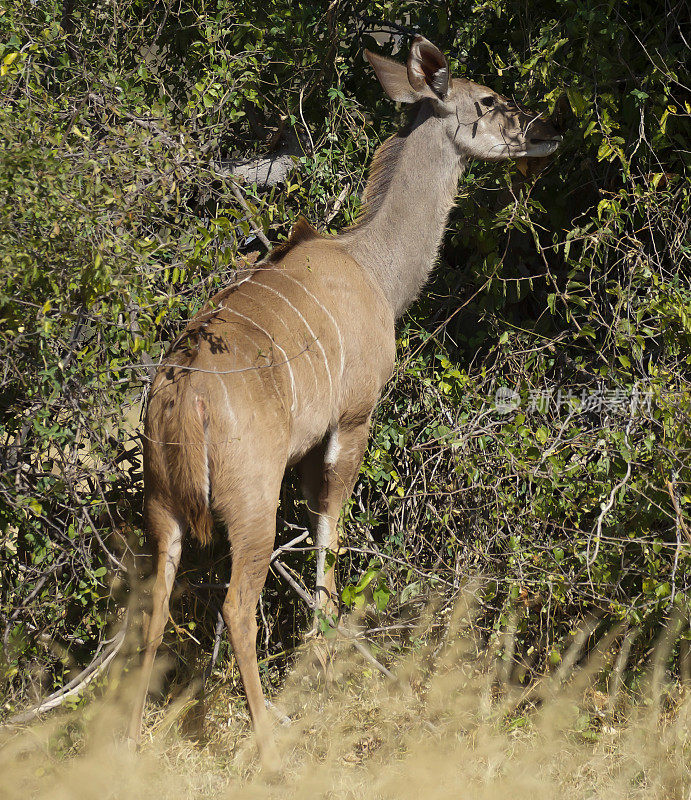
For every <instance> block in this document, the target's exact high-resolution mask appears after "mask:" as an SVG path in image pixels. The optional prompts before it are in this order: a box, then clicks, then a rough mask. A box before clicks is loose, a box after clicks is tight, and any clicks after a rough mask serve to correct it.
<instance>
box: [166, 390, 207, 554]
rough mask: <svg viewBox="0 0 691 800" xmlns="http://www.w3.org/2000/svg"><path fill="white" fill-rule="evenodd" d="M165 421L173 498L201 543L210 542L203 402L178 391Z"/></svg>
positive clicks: (194, 395) (191, 394)
mask: <svg viewBox="0 0 691 800" xmlns="http://www.w3.org/2000/svg"><path fill="white" fill-rule="evenodd" d="M173 408H174V411H173V413H172V414H171V415H170V417H169V418H168V420H167V421H166V424H165V438H164V441H165V442H166V444H165V451H166V461H167V464H168V475H169V479H170V489H171V492H172V493H173V500H174V501H175V503H176V505H178V507H179V509H180V511H181V512H182V513H183V514H184V515H185V517H186V519H187V522H188V523H189V526H190V528H191V530H192V535H193V536H194V537H195V538H196V539H197V540H198V541H199V543H200V544H202V545H206V544H210V543H211V534H212V529H213V517H212V516H211V509H210V508H209V454H208V446H207V441H206V427H207V416H206V405H205V403H204V400H203V399H202V398H201V397H199V396H198V395H196V394H195V393H194V392H190V391H187V392H181V393H180V394H179V395H178V400H177V402H176V403H175V405H174V407H173Z"/></svg>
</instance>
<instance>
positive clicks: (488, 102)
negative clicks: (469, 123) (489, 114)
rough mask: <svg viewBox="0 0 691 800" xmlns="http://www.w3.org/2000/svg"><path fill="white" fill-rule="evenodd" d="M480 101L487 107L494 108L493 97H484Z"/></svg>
mask: <svg viewBox="0 0 691 800" xmlns="http://www.w3.org/2000/svg"><path fill="white" fill-rule="evenodd" d="M480 102H481V103H482V105H483V106H485V107H486V108H492V106H493V105H494V98H493V97H483V98H482V100H480Z"/></svg>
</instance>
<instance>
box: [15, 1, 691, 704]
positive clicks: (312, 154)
mask: <svg viewBox="0 0 691 800" xmlns="http://www.w3.org/2000/svg"><path fill="white" fill-rule="evenodd" d="M531 6H532V7H531ZM684 9H685V4H684V3H683V2H681V3H673V2H672V3H667V4H665V10H664V12H663V9H662V7H661V6H660V5H659V4H658V3H655V2H653V1H652V0H609V1H608V2H600V3H595V2H592V0H545V2H541V3H536V4H518V3H512V2H508V0H486V1H482V0H474V1H473V2H468V1H466V0H463V1H459V2H454V1H453V0H448V2H444V3H420V2H403V1H400V2H399V1H398V0H391V2H368V3H365V2H359V1H356V2H345V0H344V2H339V1H338V0H335V2H332V3H321V4H320V3H314V4H308V3H291V2H287V1H286V0H256V1H255V2H252V3H245V2H241V1H240V0H190V2H189V3H187V4H183V5H178V6H175V7H173V6H170V5H169V4H166V3H162V2H153V3H152V2H143V0H100V2H96V3H86V2H83V0H63V2H57V1H56V0H46V1H45V2H40V3H33V2H24V0H6V2H5V3H4V4H3V6H2V9H0V139H1V141H2V147H1V148H0V204H1V210H0V321H1V324H0V351H1V352H2V364H1V370H0V408H1V409H2V416H1V418H0V460H1V462H2V475H1V476H0V571H1V572H0V575H1V579H0V636H1V637H2V646H1V647H2V650H1V654H2V655H1V660H0V682H1V683H2V691H3V695H4V696H5V698H6V700H5V706H4V708H5V710H6V711H12V710H13V709H15V708H17V707H19V706H21V705H22V704H23V703H26V702H29V701H31V700H35V699H36V698H37V697H40V696H44V695H45V694H48V693H50V692H51V691H53V690H55V689H56V688H57V687H59V686H61V685H63V684H64V683H65V682H66V681H67V680H68V678H69V677H70V676H71V675H72V674H73V673H74V671H75V670H76V671H78V670H79V669H81V668H83V667H84V666H86V665H87V664H89V663H90V662H92V660H93V659H94V657H96V656H97V655H98V653H102V652H104V648H107V647H108V646H109V641H110V638H111V637H112V636H113V635H114V633H115V632H116V631H117V629H118V627H119V626H120V625H121V624H122V619H123V611H122V609H123V608H124V607H125V606H126V603H127V596H128V594H127V589H128V587H129V586H130V585H131V584H132V583H133V582H134V581H135V575H136V573H137V572H138V570H137V569H136V563H137V562H138V561H141V560H142V559H141V558H140V557H139V556H138V555H137V554H138V553H139V552H140V544H141V543H140V538H141V530H140V506H141V491H142V484H141V465H140V445H139V439H138V425H139V419H140V413H141V409H142V405H143V403H144V402H145V398H146V387H147V383H148V380H149V379H150V375H151V365H152V364H155V363H156V361H157V360H158V359H159V358H160V356H161V353H162V352H163V348H164V346H165V343H167V342H168V341H170V340H171V339H172V338H173V337H174V336H175V335H176V333H177V332H178V331H179V330H180V328H181V326H182V325H183V324H184V321H185V320H186V319H187V318H188V317H189V316H190V315H191V314H193V313H194V312H195V311H196V310H197V309H198V308H199V307H200V306H201V305H202V304H203V302H204V301H205V299H206V298H208V296H209V295H210V294H212V293H213V292H215V291H216V290H218V288H219V287H221V286H223V285H225V284H226V283H227V282H228V281H229V280H231V279H232V277H233V273H234V270H235V269H236V268H237V266H238V264H239V263H241V261H242V260H243V258H247V259H249V260H252V259H254V258H256V257H257V255H258V254H261V253H262V252H263V251H264V249H265V246H264V243H263V240H264V239H265V238H268V240H270V241H271V242H272V243H275V242H279V241H281V240H282V239H284V238H285V237H286V236H287V234H288V232H289V230H290V228H291V225H292V224H293V223H294V222H295V221H296V220H297V219H298V217H299V216H300V215H304V216H305V217H307V218H308V219H309V220H310V221H311V222H312V223H314V224H315V225H317V226H319V227H321V228H322V229H325V230H330V231H335V230H338V229H339V228H341V227H343V226H344V225H345V224H347V223H348V222H349V221H351V220H352V219H353V218H354V216H355V215H356V214H357V210H358V205H359V199H358V197H359V193H360V192H361V190H362V187H363V185H364V181H365V178H366V168H367V165H368V163H369V161H370V158H371V155H372V152H373V150H374V149H375V147H376V146H377V145H378V143H379V142H380V141H381V140H382V139H383V138H384V137H385V136H387V135H388V134H389V133H390V132H392V131H393V130H394V129H395V128H396V126H397V125H399V124H400V122H401V119H400V109H396V108H395V107H394V106H393V104H391V103H390V102H389V101H388V100H386V98H385V97H384V96H383V93H382V92H381V90H380V87H379V85H378V84H377V83H376V81H375V79H374V77H373V75H372V74H371V72H370V71H369V68H368V66H367V65H366V63H365V61H364V59H363V58H362V56H361V49H362V47H363V46H370V47H372V48H373V49H376V48H383V50H384V51H385V52H391V51H392V49H393V48H395V47H398V46H400V47H402V49H403V52H404V53H405V52H407V44H408V41H409V35H410V34H411V33H413V32H417V31H419V32H422V33H423V34H425V35H426V36H428V37H429V38H430V39H432V40H433V41H435V43H436V44H438V46H440V47H441V48H442V49H443V50H444V51H445V52H446V53H447V54H448V56H449V59H450V62H451V63H452V65H453V68H454V71H455V74H456V75H465V76H468V77H472V78H473V79H474V80H477V81H479V82H482V83H487V84H489V85H491V86H492V87H493V88H494V89H496V90H498V91H500V92H502V93H504V94H507V95H513V96H515V97H516V98H517V99H518V100H520V101H523V102H525V104H526V105H528V106H529V107H532V108H536V109H538V110H542V111H543V112H544V113H545V114H551V115H553V117H554V118H555V120H556V123H557V124H558V125H559V126H560V127H561V128H562V130H563V133H564V143H563V147H562V148H561V150H560V151H559V152H558V154H557V156H556V158H554V159H553V160H551V161H550V162H549V163H547V164H544V165H542V167H543V169H542V171H541V172H538V171H536V170H534V171H533V174H529V175H527V176H525V175H523V174H522V173H521V172H520V171H519V170H518V168H517V165H515V164H507V165H482V164H471V165H470V167H469V169H468V171H467V173H466V174H465V176H464V178H463V180H462V182H461V184H460V186H459V194H458V203H457V208H456V210H455V211H454V213H453V216H452V219H451V223H450V226H449V231H448V234H447V237H446V239H445V244H444V247H443V251H442V253H441V255H440V260H439V265H438V268H437V270H436V273H435V277H434V280H433V282H432V283H431V285H430V286H429V287H428V291H427V292H426V294H425V296H424V297H423V298H421V300H420V301H419V302H418V303H417V305H416V306H414V308H413V309H412V311H411V312H410V313H409V314H408V315H407V316H406V318H405V319H404V321H403V323H402V324H401V325H400V329H399V356H400V359H399V366H398V369H397V372H396V374H395V376H394V378H393V379H392V381H391V382H390V384H389V387H388V390H387V393H386V396H385V398H384V400H383V402H382V403H381V405H380V407H379V410H378V415H377V419H376V424H375V426H374V432H373V437H372V441H371V445H370V448H369V451H368V454H367V457H366V460H365V463H364V465H363V468H362V474H361V477H360V480H359V482H358V485H357V488H356V492H355V495H354V499H353V501H352V503H351V504H350V507H349V509H348V511H347V514H346V517H345V522H344V531H345V533H344V546H345V549H344V552H343V554H342V555H341V557H340V561H339V564H340V566H339V574H340V585H341V586H342V587H343V599H344V604H345V605H346V606H355V607H364V608H365V610H366V613H367V616H366V618H365V621H366V623H367V624H369V625H370V627H371V628H372V629H375V628H376V629H377V630H378V632H377V633H374V632H373V633H371V635H370V639H371V641H372V642H373V643H374V644H375V645H376V646H377V647H378V653H379V655H378V657H379V658H380V659H381V660H384V661H385V660H386V659H387V658H388V656H389V655H390V653H391V652H392V651H393V650H394V649H395V648H397V647H401V646H403V645H405V644H406V642H407V641H409V640H408V639H406V637H405V636H401V630H404V631H405V627H402V625H404V624H407V623H413V622H414V621H415V619H416V618H417V615H418V614H419V611H420V608H421V606H422V604H423V603H424V602H425V601H427V600H428V599H429V598H430V597H433V596H441V597H442V598H443V599H444V600H445V601H450V600H451V599H452V598H453V596H454V595H455V594H456V593H457V592H458V590H459V588H460V587H461V586H462V585H463V584H464V582H465V581H466V580H467V578H468V577H469V576H473V577H479V578H480V584H479V585H480V589H479V590H478V591H477V602H478V614H479V617H478V625H479V626H480V627H481V628H482V629H483V630H484V635H485V636H486V637H487V638H488V639H489V640H490V643H493V646H495V647H496V648H497V649H499V648H501V647H502V646H503V644H502V643H503V642H504V641H505V640H506V639H505V638H503V633H505V632H507V631H510V632H512V634H513V633H515V635H511V636H510V637H508V640H509V641H511V642H512V645H511V648H510V652H507V653H506V654H505V655H506V658H507V662H509V661H510V660H511V659H514V660H515V668H514V670H513V679H514V680H518V681H525V680H529V679H530V676H531V675H534V674H535V673H543V672H545V671H546V670H548V669H550V668H551V667H552V666H554V665H556V664H558V663H559V661H560V659H561V655H562V653H563V652H564V648H565V647H566V645H567V644H568V642H569V640H570V637H572V636H573V634H574V632H575V631H576V629H577V628H578V627H579V626H580V625H582V624H583V623H584V622H585V624H586V625H587V626H588V627H587V631H588V633H589V634H590V638H589V642H590V643H592V644H594V643H595V642H596V641H597V639H598V637H599V636H600V635H601V634H602V632H603V631H604V630H605V629H608V630H609V629H611V628H612V626H613V625H615V624H619V625H620V626H621V628H620V631H619V638H618V639H617V640H616V641H617V642H620V643H622V647H621V648H619V647H617V648H616V652H620V653H621V658H620V659H619V661H618V662H617V663H618V665H619V666H618V669H619V673H621V674H623V673H622V671H625V674H626V675H627V676H628V678H629V680H630V681H635V679H636V665H637V664H638V663H640V660H641V659H642V658H643V657H644V656H645V655H646V654H647V653H648V652H649V649H650V647H651V645H652V643H653V642H654V641H655V639H656V637H657V636H658V634H659V631H660V628H661V623H663V622H664V621H667V620H672V623H673V625H672V629H673V631H674V634H675V636H676V638H675V640H674V643H673V646H671V650H670V662H669V663H670V668H671V669H673V670H675V671H676V670H678V669H679V668H681V671H682V673H683V672H684V669H686V670H689V669H690V668H689V666H688V664H689V656H688V653H689V645H688V642H689V624H688V619H689V617H688V615H689V583H690V580H691V575H690V569H689V568H690V567H691V518H690V515H691V473H690V470H689V442H690V438H689V436H690V435H689V430H690V422H691V420H690V416H689V401H690V400H691V394H690V391H691V383H690V381H689V370H688V368H689V365H690V364H691V279H690V277H689V276H690V274H691V273H690V269H689V268H690V266H691V245H690V244H689V237H688V233H689V211H690V201H691V184H690V182H689V152H688V144H689V139H688V132H689V126H688V120H689V114H691V104H690V103H691V95H690V93H689V88H688V86H689V77H688V74H687V73H686V72H685V70H684V64H685V62H686V59H687V57H688V44H687V42H688V33H689V31H688V27H686V29H685V28H684V25H685V24H686V22H687V20H686V19H685V18H684V14H685V10H684ZM375 31H379V32H384V33H386V34H392V36H391V37H382V36H379V37H378V38H379V41H380V42H382V41H383V42H384V44H383V45H380V44H377V42H375V41H374V39H373V38H372V34H373V33H374V32H375ZM685 37H686V38H685ZM276 150H278V151H279V152H282V151H286V152H293V153H294V154H295V155H294V159H293V161H294V167H293V168H292V169H291V170H290V172H289V173H288V175H287V177H286V179H285V180H284V181H282V182H280V183H279V184H276V185H273V186H272V185H268V184H266V183H259V184H257V183H253V182H251V181H249V180H244V181H243V180H241V179H240V178H234V177H233V175H234V170H235V169H236V165H237V164H238V163H240V162H243V161H251V160H252V159H259V158H264V157H266V156H267V155H269V154H270V153H271V152H274V151H276ZM500 390H502V391H500ZM287 484H288V485H287V487H286V492H285V497H284V503H283V508H282V510H281V514H282V519H283V520H285V523H286V524H287V525H293V526H294V525H298V526H299V525H301V524H304V522H305V512H304V507H303V506H302V505H301V504H300V503H299V501H298V500H297V499H296V495H295V493H294V492H293V491H292V486H291V481H290V479H289V480H288V482H287ZM282 527H284V525H283V523H280V524H279V529H281V528H282ZM291 530H292V529H291ZM281 535H282V536H283V538H282V541H285V539H286V537H288V538H292V536H294V535H295V534H294V532H293V533H291V532H290V531H288V530H286V531H285V532H284V534H281ZM211 560H212V561H213V564H214V566H213V569H212V573H213V575H214V576H215V577H212V578H209V563H210V558H209V554H208V553H204V552H200V551H196V550H195V549H194V548H190V552H189V553H187V554H186V567H185V569H184V570H183V573H184V574H183V579H182V580H181V589H184V591H181V593H180V594H181V596H180V598H179V602H178V605H177V607H176V609H175V611H174V617H175V619H176V623H177V628H176V629H175V630H173V631H171V632H170V641H171V643H172V642H174V641H176V640H180V641H182V642H184V641H187V642H188V643H192V644H193V645H194V646H195V648H196V649H197V652H198V651H199V648H198V647H197V645H196V642H197V641H199V642H201V643H202V644H205V646H207V648H208V649H209V650H210V646H211V645H210V643H211V640H212V639H213V631H214V613H213V610H214V609H215V608H217V602H218V599H219V594H218V591H217V590H215V589H214V588H213V586H210V585H209V584H213V582H214V581H216V582H219V581H220V582H222V581H223V580H225V579H226V576H227V569H228V561H227V558H225V554H224V548H223V546H222V542H219V544H218V546H217V547H216V548H214V552H213V554H212V559H211ZM283 561H284V565H285V567H286V568H287V569H289V570H290V571H291V572H292V574H293V575H294V577H295V580H297V581H298V582H301V583H303V584H304V585H306V586H309V585H310V584H311V582H312V575H313V568H314V563H313V557H312V554H311V552H310V551H309V550H307V551H300V552H295V553H288V554H284V555H283ZM204 609H211V611H210V613H207V614H206V616H205V615H204V614H203V613H202V611H203V610H204ZM308 617H309V614H308V611H307V609H306V607H304V606H303V605H302V604H301V601H300V600H299V598H297V597H296V596H295V594H294V593H293V591H292V589H291V588H290V586H288V585H287V584H286V583H285V581H284V580H283V579H281V578H280V577H278V576H271V578H270V581H269V583H268V585H267V589H266V591H265V593H264V599H263V604H262V619H263V623H262V625H263V627H262V630H261V632H260V636H259V645H260V651H261V657H263V659H264V660H263V664H264V666H265V668H266V669H267V672H268V670H269V666H270V665H271V667H272V669H273V665H276V666H277V667H279V668H280V666H281V664H283V663H285V659H282V658H273V659H269V657H270V656H277V655H279V654H284V653H289V652H290V650H291V648H292V647H294V646H295V645H296V644H297V643H298V642H299V641H300V638H299V635H300V631H304V630H305V629H306V628H307V627H308ZM413 644H414V642H413ZM181 650H182V651H184V648H181ZM221 655H222V659H221V661H220V662H219V664H222V663H224V662H223V659H225V658H227V657H228V653H227V652H226V651H225V650H224V649H222V653H221ZM685 664H686V667H685V666H684V665H685ZM625 668H626V669H625ZM267 677H271V675H270V674H267Z"/></svg>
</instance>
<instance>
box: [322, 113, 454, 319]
mask: <svg viewBox="0 0 691 800" xmlns="http://www.w3.org/2000/svg"><path fill="white" fill-rule="evenodd" d="M464 166H465V164H464V162H463V160H462V158H461V157H460V156H459V155H458V153H457V152H456V150H455V148H454V147H453V144H452V143H451V142H450V141H449V139H448V137H447V135H446V133H445V132H444V130H443V127H442V121H441V120H440V119H438V118H437V117H435V116H434V114H433V113H432V107H431V104H430V103H429V102H427V101H423V102H422V103H421V104H420V106H419V108H418V111H417V114H416V115H415V117H414V120H413V122H412V123H411V124H410V125H409V126H408V127H407V128H404V129H403V130H401V131H399V132H398V133H397V134H395V135H394V136H392V137H391V138H389V139H387V140H386V141H385V142H384V144H382V145H381V147H380V148H379V149H378V150H377V152H376V153H375V155H374V159H373V161H372V166H371V168H370V176H369V180H368V182H367V187H366V189H365V197H364V208H363V210H362V211H361V213H360V215H359V217H358V219H357V220H356V221H355V223H354V224H353V225H352V226H351V227H350V228H347V229H346V230H345V231H343V233H341V234H340V235H339V236H338V242H339V244H340V245H341V246H342V247H343V248H344V249H345V250H347V251H348V252H349V253H350V255H352V256H353V258H355V260H356V261H358V263H360V264H361V265H362V266H363V267H364V268H365V269H366V270H368V271H369V272H370V273H371V275H372V276H373V278H374V279H375V281H376V282H377V283H378V284H379V285H380V286H381V288H382V291H383V292H384V295H385V296H386V298H387V300H388V301H389V303H390V305H391V308H392V310H393V312H394V315H395V317H396V318H398V317H400V316H401V315H402V314H403V313H404V312H405V310H406V309H407V308H408V307H409V306H410V304H411V303H412V302H413V301H414V300H415V298H416V297H417V295H418V294H419V292H420V289H421V288H422V286H423V285H424V284H425V282H426V281H427V279H428V278H429V275H430V273H431V271H432V269H433V267H434V262H435V260H436V257H437V253H438V251H439V245H440V244H441V241H442V237H443V235H444V229H445V228H446V223H447V220H448V217H449V212H450V211H451V208H452V206H453V202H454V197H455V194H456V188H457V184H458V179H459V177H460V175H461V172H462V171H463V168H464Z"/></svg>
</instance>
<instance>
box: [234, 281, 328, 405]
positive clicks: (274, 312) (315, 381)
mask: <svg viewBox="0 0 691 800" xmlns="http://www.w3.org/2000/svg"><path fill="white" fill-rule="evenodd" d="M257 286H262V287H263V288H264V289H268V288H269V287H268V286H264V284H263V283H258V284H257ZM238 294H240V295H242V297H249V298H250V299H251V300H253V301H254V302H255V303H256V302H257V301H256V299H255V298H254V297H252V296H251V295H248V294H243V293H242V292H238ZM284 299H285V298H284ZM263 310H264V311H270V312H271V313H272V314H273V315H274V317H276V319H277V320H278V321H279V322H280V323H281V325H283V327H284V328H285V329H286V330H290V328H289V326H288V325H287V323H286V321H285V320H284V319H283V317H282V316H281V315H280V314H279V313H278V312H277V311H276V310H275V309H273V308H269V306H264V308H263ZM307 357H308V358H309V362H310V367H311V368H312V376H313V378H314V386H315V389H316V387H317V386H318V384H319V378H318V377H317V370H316V369H315V368H314V362H313V361H312V351H311V350H310V349H309V348H307Z"/></svg>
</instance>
